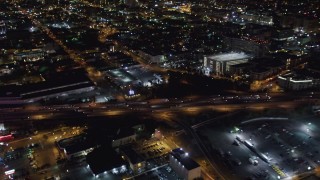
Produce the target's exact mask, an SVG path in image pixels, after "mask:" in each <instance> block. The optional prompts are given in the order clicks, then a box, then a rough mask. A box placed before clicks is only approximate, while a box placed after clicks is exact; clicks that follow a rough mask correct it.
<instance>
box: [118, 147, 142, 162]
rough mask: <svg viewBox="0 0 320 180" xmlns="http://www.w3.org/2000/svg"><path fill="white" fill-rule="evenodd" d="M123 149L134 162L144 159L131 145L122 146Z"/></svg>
mask: <svg viewBox="0 0 320 180" xmlns="http://www.w3.org/2000/svg"><path fill="white" fill-rule="evenodd" d="M121 151H122V152H123V153H124V154H125V155H126V156H127V158H128V159H129V161H130V162H131V163H132V164H137V163H140V162H142V161H144V160H143V159H142V157H141V156H140V155H139V154H138V153H137V152H136V151H134V150H133V149H132V148H131V147H130V146H125V147H122V148H121Z"/></svg>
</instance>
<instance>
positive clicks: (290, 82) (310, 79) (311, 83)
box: [278, 72, 320, 91]
mask: <svg viewBox="0 0 320 180" xmlns="http://www.w3.org/2000/svg"><path fill="white" fill-rule="evenodd" d="M310 74H311V73H307V74H306V73H301V72H300V73H297V72H293V73H288V74H285V75H282V76H279V77H278V84H279V86H280V87H281V88H284V89H286V90H291V91H299V90H304V89H311V88H319V87H320V73H317V75H315V73H314V72H313V73H312V76H311V75H310Z"/></svg>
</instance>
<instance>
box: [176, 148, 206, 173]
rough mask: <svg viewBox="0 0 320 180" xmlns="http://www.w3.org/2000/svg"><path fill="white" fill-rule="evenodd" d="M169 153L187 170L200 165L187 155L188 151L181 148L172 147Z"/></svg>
mask: <svg viewBox="0 0 320 180" xmlns="http://www.w3.org/2000/svg"><path fill="white" fill-rule="evenodd" d="M171 155H172V156H173V157H175V158H176V159H177V160H178V161H179V162H180V163H181V165H183V166H184V167H185V168H186V169H187V170H192V169H195V168H197V167H200V166H199V164H198V163H197V162H195V161H194V160H193V159H191V158H190V157H189V156H188V153H186V152H185V151H183V150H182V148H177V149H173V150H172V151H171Z"/></svg>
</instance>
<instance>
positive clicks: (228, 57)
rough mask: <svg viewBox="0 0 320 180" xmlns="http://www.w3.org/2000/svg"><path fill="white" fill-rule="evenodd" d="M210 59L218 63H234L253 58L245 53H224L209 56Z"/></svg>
mask: <svg viewBox="0 0 320 180" xmlns="http://www.w3.org/2000/svg"><path fill="white" fill-rule="evenodd" d="M208 58H210V59H214V60H216V61H234V60H240V59H247V58H251V56H249V55H248V54H245V53H244V52H240V53H238V52H230V53H223V54H217V55H212V56H208Z"/></svg>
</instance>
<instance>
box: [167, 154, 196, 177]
mask: <svg viewBox="0 0 320 180" xmlns="http://www.w3.org/2000/svg"><path fill="white" fill-rule="evenodd" d="M169 164H170V167H171V168H172V169H173V170H174V171H175V172H176V173H177V174H178V175H179V176H180V177H182V178H183V179H185V180H193V179H196V178H200V177H201V167H200V165H199V164H198V163H197V162H195V161H194V160H192V159H191V158H190V157H189V154H188V153H187V152H185V151H183V150H182V148H177V149H173V150H172V151H171V153H170V155H169Z"/></svg>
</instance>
